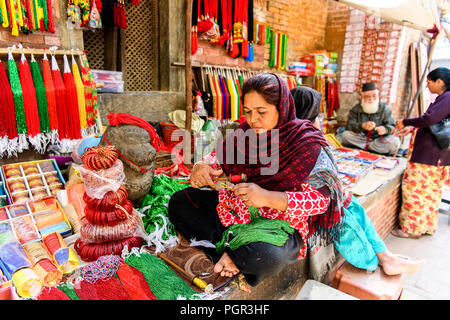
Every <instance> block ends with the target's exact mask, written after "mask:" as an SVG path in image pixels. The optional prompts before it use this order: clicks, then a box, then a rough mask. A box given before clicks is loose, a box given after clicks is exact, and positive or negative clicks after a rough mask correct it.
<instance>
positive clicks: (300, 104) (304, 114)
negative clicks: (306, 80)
mask: <svg viewBox="0 0 450 320" xmlns="http://www.w3.org/2000/svg"><path fill="white" fill-rule="evenodd" d="M291 94H292V97H293V98H294V103H295V114H296V116H297V118H299V119H305V120H309V121H311V122H314V120H315V119H316V117H317V116H318V115H319V113H320V101H321V99H322V95H321V94H320V92H319V91H317V90H314V89H312V88H309V87H304V86H299V87H295V88H293V89H292V90H291Z"/></svg>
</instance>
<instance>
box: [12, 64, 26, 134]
mask: <svg viewBox="0 0 450 320" xmlns="http://www.w3.org/2000/svg"><path fill="white" fill-rule="evenodd" d="M8 72H9V83H10V84H11V90H12V92H13V96H14V108H15V112H16V123H17V132H18V133H19V134H27V121H26V119H25V107H24V105H23V93H22V85H21V84H20V77H19V71H18V70H17V65H16V61H14V59H13V57H12V55H10V57H9V58H8Z"/></svg>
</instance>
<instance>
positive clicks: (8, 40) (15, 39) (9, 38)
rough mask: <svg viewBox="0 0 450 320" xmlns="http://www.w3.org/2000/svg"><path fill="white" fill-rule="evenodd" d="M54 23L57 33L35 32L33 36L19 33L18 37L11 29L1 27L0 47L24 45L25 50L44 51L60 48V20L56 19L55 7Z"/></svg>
mask: <svg viewBox="0 0 450 320" xmlns="http://www.w3.org/2000/svg"><path fill="white" fill-rule="evenodd" d="M53 23H54V26H55V33H51V32H44V31H35V32H33V33H31V34H25V33H23V32H19V35H18V36H13V35H12V34H11V28H3V27H1V25H0V30H1V32H0V47H2V48H5V47H10V46H12V45H14V44H15V45H16V46H18V44H19V43H22V45H23V47H24V48H36V49H43V48H48V47H52V46H60V45H61V38H60V34H59V26H58V19H57V18H56V12H55V6H53Z"/></svg>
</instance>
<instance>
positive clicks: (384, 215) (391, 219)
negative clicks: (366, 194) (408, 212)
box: [366, 184, 401, 239]
mask: <svg viewBox="0 0 450 320" xmlns="http://www.w3.org/2000/svg"><path fill="white" fill-rule="evenodd" d="M400 198H401V185H400V184H397V185H396V186H395V187H394V188H393V189H392V190H389V192H387V193H386V194H385V195H384V196H383V197H382V198H381V199H379V200H378V201H377V202H376V203H374V204H373V205H372V206H370V208H367V209H366V214H367V216H368V217H369V218H370V219H371V220H372V222H373V224H374V227H375V230H376V231H377V232H378V234H379V235H380V237H381V238H382V239H385V238H386V237H387V236H388V235H389V233H390V232H391V231H392V230H393V229H394V227H395V225H396V223H397V218H398V212H399V210H400V205H401V200H400Z"/></svg>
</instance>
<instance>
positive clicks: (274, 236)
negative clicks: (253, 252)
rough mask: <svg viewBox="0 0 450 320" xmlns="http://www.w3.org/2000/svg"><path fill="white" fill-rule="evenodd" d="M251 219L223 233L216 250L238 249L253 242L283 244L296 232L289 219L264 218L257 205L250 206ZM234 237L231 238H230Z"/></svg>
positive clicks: (234, 225)
mask: <svg viewBox="0 0 450 320" xmlns="http://www.w3.org/2000/svg"><path fill="white" fill-rule="evenodd" d="M249 211H250V219H251V221H250V222H249V223H247V224H233V225H231V226H229V227H228V229H227V230H226V231H225V232H224V233H223V237H222V239H221V240H220V241H219V242H217V243H216V250H217V251H218V252H223V251H224V250H225V247H227V246H228V247H229V248H230V249H231V250H236V249H237V248H239V247H240V246H242V245H245V244H248V243H252V242H267V243H270V244H272V245H275V246H279V247H281V246H283V245H284V244H285V243H286V241H287V240H288V238H289V235H290V234H293V233H294V230H295V229H294V228H293V227H291V225H290V224H289V222H288V221H283V220H278V219H268V218H264V217H262V216H261V215H259V213H258V209H257V208H255V207H249ZM231 237H232V239H231V240H230V238H231Z"/></svg>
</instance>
